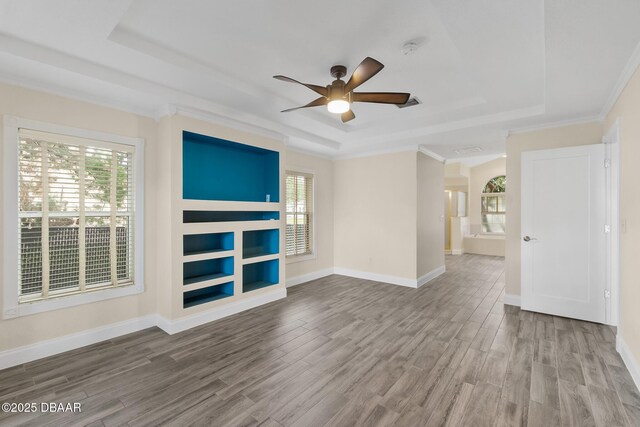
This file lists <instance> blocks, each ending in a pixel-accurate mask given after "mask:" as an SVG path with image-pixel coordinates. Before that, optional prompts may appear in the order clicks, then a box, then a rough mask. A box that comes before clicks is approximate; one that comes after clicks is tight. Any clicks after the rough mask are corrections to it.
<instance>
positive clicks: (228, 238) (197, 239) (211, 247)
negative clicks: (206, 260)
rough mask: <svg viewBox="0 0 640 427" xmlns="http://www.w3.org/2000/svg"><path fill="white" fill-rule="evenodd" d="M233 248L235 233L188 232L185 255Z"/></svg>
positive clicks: (184, 241)
mask: <svg viewBox="0 0 640 427" xmlns="http://www.w3.org/2000/svg"><path fill="white" fill-rule="evenodd" d="M232 250H233V233H208V234H186V235H185V236H184V237H183V255H185V256H186V255H196V254H205V253H211V252H219V251H232Z"/></svg>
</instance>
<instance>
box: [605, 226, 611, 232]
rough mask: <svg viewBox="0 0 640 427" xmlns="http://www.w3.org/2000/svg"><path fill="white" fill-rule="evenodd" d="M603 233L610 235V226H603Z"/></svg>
mask: <svg viewBox="0 0 640 427" xmlns="http://www.w3.org/2000/svg"><path fill="white" fill-rule="evenodd" d="M604 232H605V233H611V226H610V225H609V224H605V226H604Z"/></svg>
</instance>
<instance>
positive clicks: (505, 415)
mask: <svg viewBox="0 0 640 427" xmlns="http://www.w3.org/2000/svg"><path fill="white" fill-rule="evenodd" d="M503 270H504V260H503V259H502V258H497V257H485V256H477V255H463V256H454V257H447V272H446V274H444V275H443V276H441V277H439V278H438V279H436V280H434V281H432V282H431V283H428V284H427V285H425V286H423V287H422V288H420V289H418V290H416V289H409V288H403V287H399V286H393V285H388V284H383V283H376V282H371V281H366V280H359V279H353V278H348V277H344V276H330V277H326V278H324V279H320V280H317V281H314V282H310V283H307V284H304V285H300V286H297V287H294V288H291V289H289V297H288V298H287V299H286V300H281V301H277V302H275V303H272V304H269V305H267V306H263V307H260V308H257V309H254V310H250V311H247V312H244V313H241V314H238V315H235V316H232V317H229V318H226V319H223V320H219V321H216V322H213V323H210V324H207V325H204V326H201V327H198V328H196V329H192V330H190V331H187V332H184V333H180V334H177V335H173V336H169V335H166V334H165V333H164V332H162V331H161V330H159V329H156V328H152V329H148V330H145V331H142V332H139V333H135V334H131V335H127V336H124V337H120V338H117V339H113V340H110V341H106V342H102V343H99V344H96V345H92V346H89V347H85V348H82V349H79V350H75V351H71V352H68V353H65V354H61V355H57V356H54V357H49V358H46V359H43V360H39V361H35V362H32V363H28V364H26V365H23V366H18V367H14V368H10V369H7V370H4V371H0V402H5V401H9V402H81V403H82V413H80V414H54V415H50V414H49V415H42V414H39V413H35V414H21V415H19V416H8V415H7V414H1V415H0V424H2V425H17V424H22V423H24V424H28V425H38V426H43V425H53V426H61V425H64V426H72V425H93V426H103V425H104V426H120V425H131V426H157V425H175V426H185V425H192V424H195V425H211V426H226V425H234V426H254V425H261V426H271V427H273V426H280V425H282V426H305V427H306V426H325V425H326V426H377V425H381V426H386V425H397V426H430V425H434V426H435V425H451V426H455V425H464V426H493V425H497V426H517V425H526V424H528V425H531V426H554V425H567V426H590V425H596V426H607V427H612V426H640V394H639V393H638V390H637V389H636V388H635V386H634V385H633V381H632V379H631V377H630V375H629V373H628V372H627V370H626V368H625V367H624V364H623V362H622V360H621V358H620V356H619V355H618V354H617V353H616V351H615V348H614V347H615V345H614V340H615V336H614V333H613V331H612V329H610V328H609V327H606V326H602V325H596V324H591V323H586V322H580V321H574V320H569V319H565V318H560V317H554V316H547V315H541V314H535V313H531V312H525V311H520V310H519V309H517V308H515V307H510V306H504V305H503V304H502V302H501V299H502V294H503V287H504V274H503Z"/></svg>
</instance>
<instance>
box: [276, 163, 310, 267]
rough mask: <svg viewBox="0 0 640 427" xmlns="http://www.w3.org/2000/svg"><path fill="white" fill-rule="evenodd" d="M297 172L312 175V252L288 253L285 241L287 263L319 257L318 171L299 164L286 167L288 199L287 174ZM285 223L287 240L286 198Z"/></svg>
mask: <svg viewBox="0 0 640 427" xmlns="http://www.w3.org/2000/svg"><path fill="white" fill-rule="evenodd" d="M296 174H302V175H311V197H312V200H311V232H312V233H311V234H312V236H311V253H307V254H301V255H287V249H286V242H285V251H284V262H285V265H286V264H293V263H296V262H304V261H311V260H314V259H316V258H317V257H318V253H317V251H316V242H317V237H318V233H317V226H316V224H317V222H318V221H317V218H316V216H317V215H316V212H317V210H316V201H317V197H316V189H317V182H318V181H317V173H316V170H315V169H310V168H305V167H298V166H295V165H294V166H291V167H287V166H286V167H285V168H284V178H285V179H284V194H285V199H286V194H287V175H296ZM284 205H285V208H284V216H285V219H284V223H285V230H284V236H285V240H286V237H287V228H286V217H287V213H288V212H287V207H286V200H284Z"/></svg>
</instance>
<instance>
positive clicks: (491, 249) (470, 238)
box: [463, 234, 505, 256]
mask: <svg viewBox="0 0 640 427" xmlns="http://www.w3.org/2000/svg"><path fill="white" fill-rule="evenodd" d="M463 246H464V252H465V253H468V254H478V255H492V256H504V246H505V239H504V234H469V235H466V236H464V242H463Z"/></svg>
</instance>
